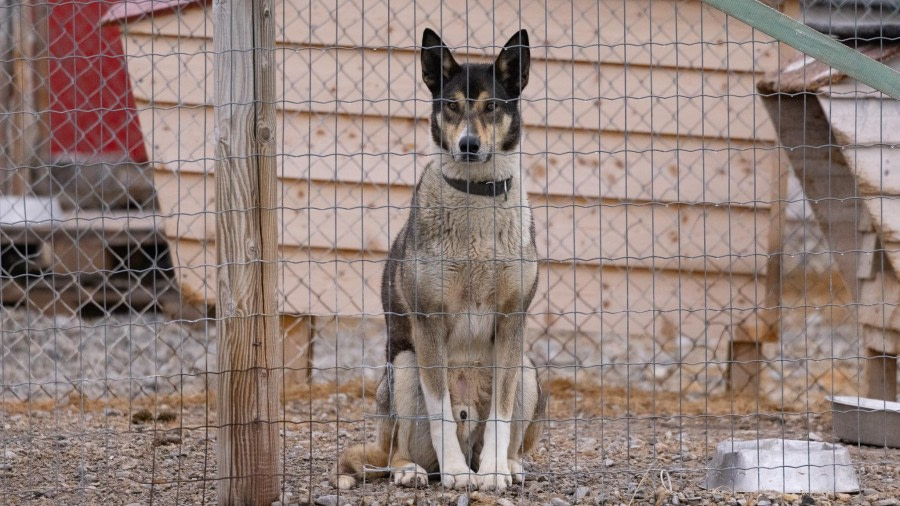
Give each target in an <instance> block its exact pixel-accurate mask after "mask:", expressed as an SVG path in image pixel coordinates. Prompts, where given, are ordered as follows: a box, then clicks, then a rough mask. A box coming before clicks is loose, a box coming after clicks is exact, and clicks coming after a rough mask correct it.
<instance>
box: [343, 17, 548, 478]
mask: <svg viewBox="0 0 900 506" xmlns="http://www.w3.org/2000/svg"><path fill="white" fill-rule="evenodd" d="M421 57H422V77H423V80H424V82H425V85H426V86H427V87H428V89H429V90H430V91H431V94H432V113H431V137H432V139H433V140H434V143H435V144H436V145H437V147H438V148H439V156H438V157H437V158H436V159H434V160H433V161H432V162H431V163H429V164H428V166H427V167H426V168H425V170H424V171H423V173H422V176H421V178H420V180H419V182H418V185H417V187H416V191H415V194H414V196H413V202H412V206H411V212H410V216H409V220H408V221H407V222H406V224H405V225H404V227H403V229H402V230H401V231H400V234H399V235H398V236H397V238H396V240H395V241H394V243H393V245H392V247H391V251H390V254H389V255H388V261H387V264H386V266H385V271H384V277H383V279H382V304H383V306H384V311H385V318H386V320H387V331H388V344H387V359H388V362H389V363H390V364H391V365H392V367H389V368H388V372H387V373H386V374H385V376H384V377H383V378H382V380H381V383H380V384H379V387H378V390H377V393H376V403H377V411H378V413H379V414H380V415H382V416H381V417H380V418H379V421H378V423H379V430H378V442H377V443H376V444H375V448H373V450H372V453H371V455H367V453H369V452H360V451H359V450H358V449H351V451H348V452H347V455H345V457H344V459H343V462H339V463H338V465H337V467H336V469H335V475H334V478H333V479H334V480H335V482H336V483H335V484H336V485H338V486H352V485H353V484H354V483H355V479H354V477H353V476H352V475H353V474H355V475H356V476H359V475H360V471H361V470H362V468H363V467H364V464H365V463H367V462H369V461H370V460H371V462H372V463H374V462H376V461H383V460H389V462H390V464H391V469H392V471H393V474H394V481H395V482H396V483H400V484H404V485H411V486H415V485H420V484H425V483H427V475H426V473H427V472H428V471H433V470H439V471H440V473H441V479H442V482H443V485H444V486H445V487H448V488H467V487H477V488H480V489H483V490H491V489H493V490H500V491H502V490H504V489H506V487H508V486H510V485H511V484H512V482H513V481H519V480H521V479H522V478H523V472H522V461H521V458H522V451H523V450H524V451H528V450H529V449H530V448H531V447H532V445H533V444H534V442H535V439H536V437H537V435H538V433H539V432H540V431H539V428H540V422H539V419H540V418H542V412H543V406H544V403H543V402H542V400H541V397H542V395H541V388H540V383H539V380H538V376H537V372H536V370H535V369H534V366H533V365H532V364H531V362H530V361H529V360H528V359H526V358H525V355H524V350H523V338H524V328H525V316H526V312H527V311H528V307H529V306H530V305H531V301H532V299H533V297H534V293H535V289H536V287H537V248H536V247H535V241H534V222H533V220H532V216H531V208H530V207H529V205H528V199H527V197H526V193H525V191H524V188H523V186H522V179H521V175H520V170H521V168H520V156H519V142H520V139H521V136H522V120H521V113H520V110H519V96H520V95H521V93H522V89H523V88H524V87H525V85H526V84H527V83H528V71H529V64H530V58H531V57H530V51H529V48H528V34H527V33H526V31H525V30H522V31H520V32H518V33H517V34H515V35H513V37H512V38H511V39H510V40H509V41H508V42H507V43H506V45H505V46H504V48H503V49H502V50H501V51H500V54H499V55H498V56H497V59H496V60H495V61H494V63H493V64H470V63H464V64H460V63H458V62H457V61H456V60H455V59H454V58H453V55H452V54H451V53H450V50H449V49H448V48H447V46H446V45H445V44H444V43H443V41H442V40H441V39H440V37H438V35H437V34H436V33H434V32H433V31H432V30H428V29H426V30H425V32H424V35H423V37H422V54H421ZM404 368H411V370H412V371H414V372H413V373H412V374H413V376H412V380H410V379H409V378H410V375H409V373H406V372H403V370H404ZM462 368H467V369H472V368H475V369H478V368H488V369H490V370H491V371H492V374H491V378H490V388H489V396H486V397H487V403H486V404H487V407H488V409H487V413H486V418H485V419H483V420H482V421H484V422H485V423H484V425H483V437H481V436H480V435H479V437H478V439H479V441H478V442H479V443H480V446H481V448H480V451H478V452H477V455H474V453H475V451H474V450H473V448H466V449H465V450H466V451H464V449H463V447H464V446H469V445H468V443H467V441H462V440H463V437H461V435H460V434H461V433H460V432H458V431H459V428H460V423H463V422H464V420H466V416H463V415H462V413H461V412H457V411H460V410H459V406H460V405H461V404H464V403H460V402H454V401H455V400H456V399H455V398H457V397H459V395H458V394H454V386H453V385H452V384H451V383H452V381H451V378H453V377H454V374H456V373H455V372H454V371H456V370H459V369H462ZM391 371H393V372H391ZM392 376H393V378H392ZM420 404H424V409H419V408H418V407H417V405H420ZM455 404H456V406H454V405H455ZM454 407H456V408H457V409H456V410H454ZM423 411H424V413H423ZM474 411H475V413H477V415H478V416H484V415H482V413H480V411H479V410H477V409H475V410H474ZM402 414H406V415H407V417H404V416H403V415H402ZM422 414H426V415H427V417H425V418H427V420H428V422H427V424H426V423H416V422H415V421H414V420H410V419H409V417H410V416H411V417H413V418H415V417H416V416H417V415H419V417H420V418H422V417H421V415H422ZM466 414H467V415H469V416H471V415H472V414H473V412H472V411H468V412H467V413H466ZM424 425H427V431H426V430H425V428H424V427H422V426H424ZM415 429H418V431H419V432H418V434H417V435H411V434H410V433H409V431H411V430H415ZM463 432H465V431H463ZM423 438H424V439H425V440H428V441H430V446H431V447H430V448H420V447H419V446H421V445H423V444H424V441H422V439H423ZM467 439H471V438H467ZM461 442H462V443H463V444H461ZM378 452H383V453H384V454H385V455H387V454H391V457H390V458H387V457H385V456H377V455H376V453H378ZM467 453H471V454H473V455H471V456H472V457H473V458H472V459H469V458H467V455H466V454H467ZM432 456H433V458H432ZM351 457H352V458H351ZM369 457H372V458H371V459H370V458H369ZM375 457H378V458H375ZM348 459H349V460H348ZM434 464H436V467H437V468H438V469H434V467H435V465H434ZM470 464H471V465H472V468H470ZM473 468H474V470H473Z"/></svg>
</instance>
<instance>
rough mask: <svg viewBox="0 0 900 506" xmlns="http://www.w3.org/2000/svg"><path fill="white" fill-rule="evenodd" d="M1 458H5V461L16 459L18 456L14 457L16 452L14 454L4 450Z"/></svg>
mask: <svg viewBox="0 0 900 506" xmlns="http://www.w3.org/2000/svg"><path fill="white" fill-rule="evenodd" d="M3 457H4V458H7V459H14V458H16V457H18V455H16V452H14V451H12V450H6V451H4V452H3Z"/></svg>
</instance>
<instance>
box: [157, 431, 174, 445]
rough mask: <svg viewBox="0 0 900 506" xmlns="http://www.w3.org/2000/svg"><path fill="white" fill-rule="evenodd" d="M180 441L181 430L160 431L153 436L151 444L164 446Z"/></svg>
mask: <svg viewBox="0 0 900 506" xmlns="http://www.w3.org/2000/svg"><path fill="white" fill-rule="evenodd" d="M180 443H181V431H172V432H160V433H158V434H156V435H155V436H154V437H153V446H166V445H174V444H180Z"/></svg>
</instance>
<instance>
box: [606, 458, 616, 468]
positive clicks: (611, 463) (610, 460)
mask: <svg viewBox="0 0 900 506" xmlns="http://www.w3.org/2000/svg"><path fill="white" fill-rule="evenodd" d="M613 464H615V462H614V461H613V459H611V458H607V459H606V460H604V461H603V465H605V466H606V467H612V466H613Z"/></svg>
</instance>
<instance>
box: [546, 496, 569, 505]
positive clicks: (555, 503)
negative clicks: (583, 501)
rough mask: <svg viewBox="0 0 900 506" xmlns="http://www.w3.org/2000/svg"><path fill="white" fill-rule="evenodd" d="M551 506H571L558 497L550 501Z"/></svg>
mask: <svg viewBox="0 0 900 506" xmlns="http://www.w3.org/2000/svg"><path fill="white" fill-rule="evenodd" d="M550 505H551V506H571V505H570V504H569V503H568V502H567V501H564V500H562V499H560V498H559V497H554V498H553V499H550Z"/></svg>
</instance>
